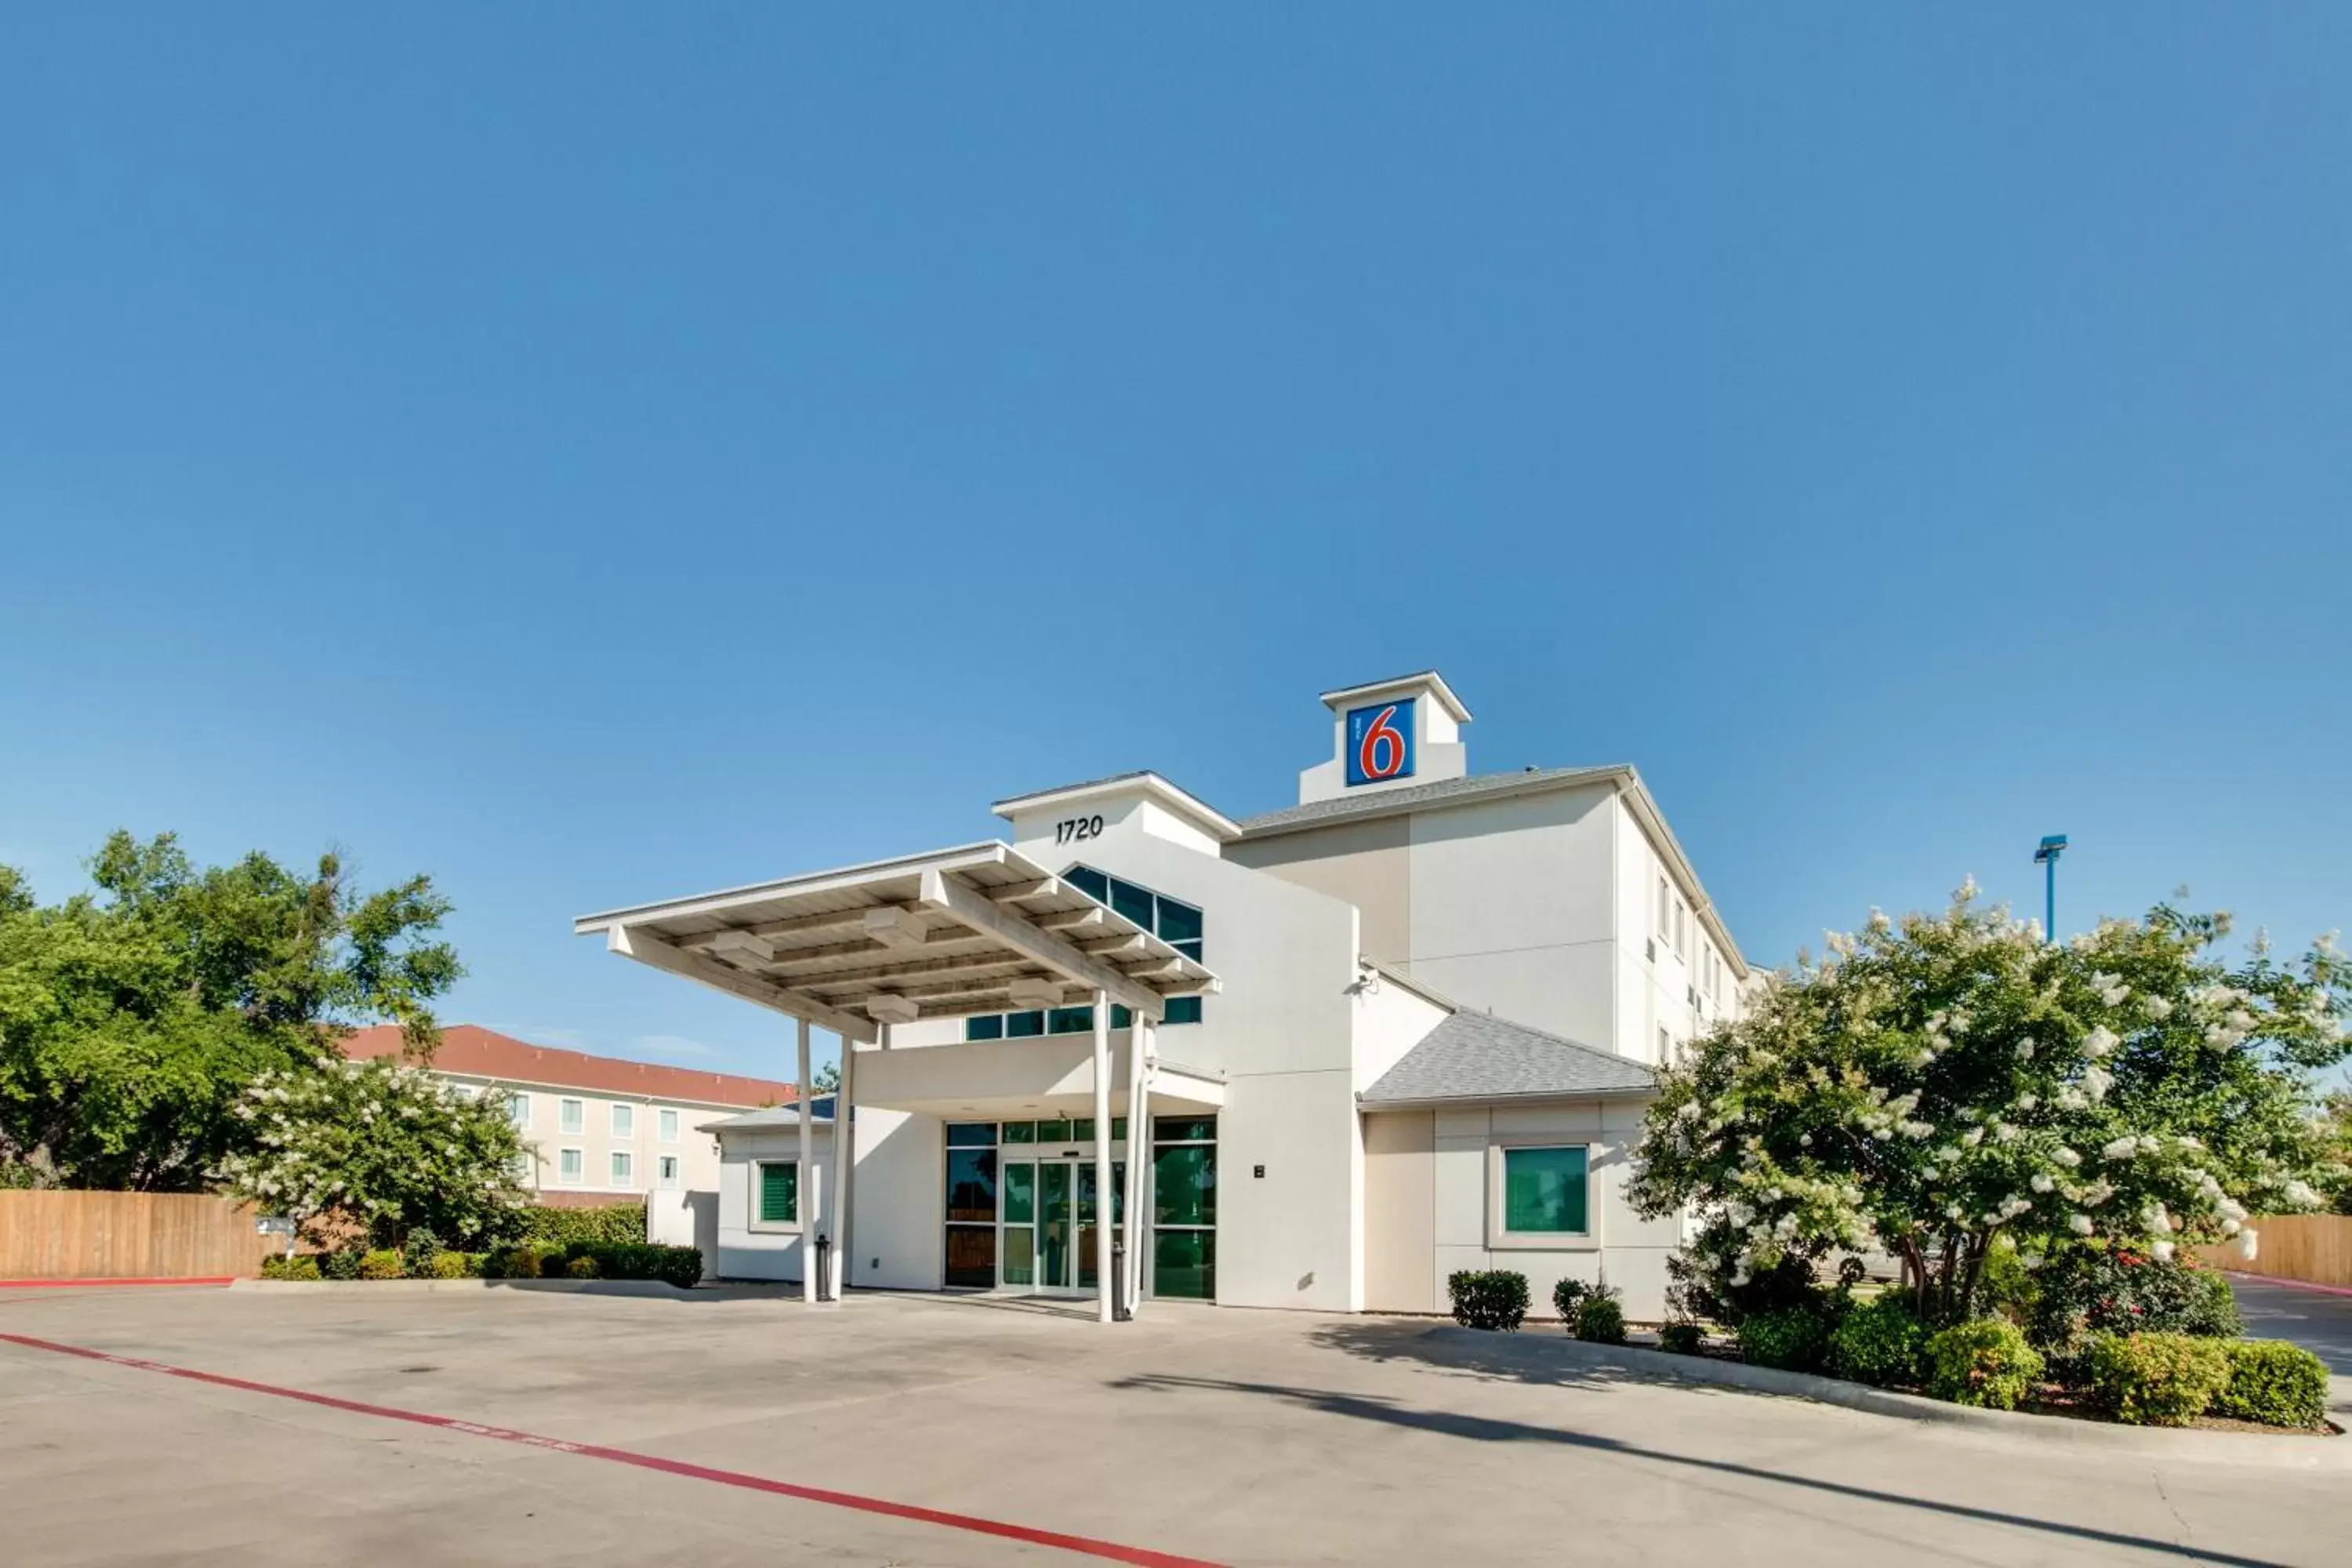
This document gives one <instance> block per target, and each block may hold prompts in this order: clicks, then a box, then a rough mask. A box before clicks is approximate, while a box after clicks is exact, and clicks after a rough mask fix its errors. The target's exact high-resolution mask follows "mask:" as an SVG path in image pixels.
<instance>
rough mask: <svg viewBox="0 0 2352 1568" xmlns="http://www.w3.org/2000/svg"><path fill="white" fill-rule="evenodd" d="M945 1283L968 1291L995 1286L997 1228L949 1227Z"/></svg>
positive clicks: (988, 1226)
mask: <svg viewBox="0 0 2352 1568" xmlns="http://www.w3.org/2000/svg"><path fill="white" fill-rule="evenodd" d="M947 1253H948V1255H947V1271H946V1272H947V1279H946V1283H947V1284H949V1285H950V1286H951V1287H961V1288H963V1289H974V1290H986V1289H990V1288H992V1286H994V1285H995V1283H996V1227H995V1226H992V1225H951V1226H948V1248H947Z"/></svg>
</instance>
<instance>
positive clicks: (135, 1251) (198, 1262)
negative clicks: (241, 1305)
mask: <svg viewBox="0 0 2352 1568" xmlns="http://www.w3.org/2000/svg"><path fill="white" fill-rule="evenodd" d="M285 1246H286V1238H285V1237H282V1236H263V1235H260V1234H258V1233H257V1231H256V1230H255V1229H254V1216H253V1211H252V1210H251V1209H250V1208H248V1207H247V1206H246V1205H242V1204H234V1203H231V1202H230V1201H229V1200H228V1199H226V1198H215V1197H210V1196H206V1195H205V1194H186V1193H77V1192H38V1193H24V1192H0V1279H217V1278H219V1277H220V1276H223V1275H248V1274H258V1273H259V1272H261V1260H262V1258H265V1257H267V1256H268V1255H269V1254H270V1253H273V1252H280V1251H283V1250H284V1249H285Z"/></svg>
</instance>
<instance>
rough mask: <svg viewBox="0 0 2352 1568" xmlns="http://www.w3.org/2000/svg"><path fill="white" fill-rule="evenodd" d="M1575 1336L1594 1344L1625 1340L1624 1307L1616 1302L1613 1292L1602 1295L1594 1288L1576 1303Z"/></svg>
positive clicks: (1614, 1343) (1618, 1342)
mask: <svg viewBox="0 0 2352 1568" xmlns="http://www.w3.org/2000/svg"><path fill="white" fill-rule="evenodd" d="M1576 1337H1577V1338H1578V1339H1580V1340H1590V1341H1591V1342H1592V1343H1594V1344H1596V1345H1622V1344H1623V1343H1624V1342H1625V1309H1624V1308H1622V1307H1621V1306H1619V1305H1618V1304H1617V1297H1616V1294H1615V1292H1613V1291H1612V1292H1611V1293H1610V1294H1608V1295H1605V1296H1604V1295H1602V1294H1601V1292H1599V1291H1597V1290H1596V1291H1593V1292H1591V1293H1590V1294H1588V1295H1587V1296H1586V1297H1585V1298H1584V1300H1581V1301H1579V1302H1578V1303H1577V1304H1576Z"/></svg>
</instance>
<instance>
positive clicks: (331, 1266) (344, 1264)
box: [319, 1247, 366, 1279]
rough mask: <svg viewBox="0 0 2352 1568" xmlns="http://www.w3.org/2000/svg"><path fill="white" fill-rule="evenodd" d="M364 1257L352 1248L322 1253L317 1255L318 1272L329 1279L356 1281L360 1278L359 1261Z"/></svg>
mask: <svg viewBox="0 0 2352 1568" xmlns="http://www.w3.org/2000/svg"><path fill="white" fill-rule="evenodd" d="M365 1256H366V1255H365V1254H364V1253H362V1252H360V1251H359V1250H358V1249H356V1248H353V1247H346V1248H344V1249H343V1250H342V1251H341V1252H322V1253H320V1254H319V1272H320V1273H321V1274H323V1275H325V1276H326V1277H327V1278H328V1279H358V1278H359V1277H360V1259H361V1258H363V1257H365Z"/></svg>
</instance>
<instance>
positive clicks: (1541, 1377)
mask: <svg viewBox="0 0 2352 1568" xmlns="http://www.w3.org/2000/svg"><path fill="white" fill-rule="evenodd" d="M1367 1327H1368V1328H1370V1327H1372V1326H1371V1325H1367ZM1318 1337H1320V1338H1323V1340H1324V1342H1326V1343H1328V1344H1334V1345H1335V1346H1336V1348H1340V1349H1347V1348H1349V1346H1348V1344H1347V1343H1346V1341H1347V1339H1348V1338H1349V1335H1348V1333H1347V1332H1346V1330H1345V1329H1344V1327H1342V1326H1334V1327H1333V1328H1332V1329H1330V1330H1328V1331H1325V1332H1324V1333H1323V1334H1322V1335H1320V1336H1318ZM1365 1337H1366V1339H1367V1341H1368V1343H1367V1344H1366V1345H1365V1346H1364V1349H1363V1352H1362V1353H1366V1354H1369V1355H1370V1356H1371V1357H1372V1358H1373V1359H1375V1360H1381V1361H1394V1360H1414V1361H1430V1362H1431V1363H1432V1364H1437V1365H1444V1366H1447V1367H1451V1368H1455V1369H1460V1368H1461V1367H1462V1366H1463V1363H1462V1360H1461V1358H1460V1357H1458V1356H1456V1355H1454V1354H1453V1353H1450V1352H1449V1353H1444V1354H1442V1356H1440V1357H1438V1358H1435V1359H1433V1358H1431V1357H1428V1356H1417V1355H1414V1354H1413V1353H1412V1342H1413V1338H1414V1336H1413V1334H1412V1331H1411V1330H1410V1329H1404V1330H1402V1331H1400V1330H1399V1329H1398V1328H1397V1327H1396V1326H1390V1327H1389V1328H1388V1330H1387V1331H1386V1332H1375V1333H1370V1334H1367V1335H1366V1336H1365ZM1470 1370H1478V1369H1477V1368H1476V1367H1475V1366H1473V1367H1471V1368H1470ZM1494 1370H1495V1372H1496V1374H1498V1375H1503V1376H1507V1377H1511V1378H1514V1379H1516V1380H1517V1381H1521V1382H1527V1383H1535V1384H1555V1385H1559V1386H1564V1387H1575V1386H1583V1385H1587V1384H1592V1385H1598V1384H1612V1383H1614V1384H1622V1383H1631V1382H1640V1381H1644V1380H1641V1379H1635V1378H1630V1377H1625V1376H1622V1375H1615V1374H1611V1373H1607V1372H1604V1371H1601V1370H1599V1369H1584V1368H1572V1367H1571V1368H1560V1367H1556V1366H1555V1367H1549V1368H1545V1367H1538V1366H1533V1365H1528V1364H1526V1363H1507V1364H1505V1363H1497V1364H1496V1367H1495V1369H1494ZM1109 1386H1111V1387H1113V1388H1117V1389H1122V1390H1127V1391H1129V1392H1133V1393H1138V1394H1171V1395H1172V1394H1184V1393H1187V1392H1193V1391H1198V1392H1204V1393H1213V1394H1250V1395H1255V1396H1257V1397H1260V1398H1265V1399H1271V1400H1276V1401H1279V1402H1281V1403H1283V1404H1286V1405H1293V1406H1295V1407H1297V1408H1299V1409H1303V1410H1310V1411H1313V1412H1315V1413H1317V1414H1318V1415H1337V1416H1342V1417H1345V1418H1347V1419H1349V1420H1354V1421H1373V1422H1379V1423H1381V1424H1382V1425H1384V1426H1402V1427H1407V1428H1410V1429H1412V1430H1414V1431H1421V1432H1431V1433H1435V1434H1437V1435H1439V1436H1446V1437H1455V1438H1460V1439H1462V1440H1464V1441H1466V1442H1474V1443H1538V1444H1549V1445H1553V1446H1557V1447H1567V1448H1582V1449H1585V1450H1587V1451H1589V1452H1592V1453H1599V1454H1609V1455H1613V1456H1615V1457H1617V1458H1628V1459H1643V1460H1649V1461H1652V1462H1654V1463H1656V1464H1661V1465H1670V1466H1675V1467H1677V1468H1683V1469H1688V1470H1704V1471H1709V1472H1712V1473H1714V1474H1716V1475H1720V1476H1729V1477H1737V1478H1738V1479H1744V1480H1751V1481H1763V1482H1768V1483H1770V1484H1772V1485H1776V1486H1785V1487H1796V1488H1801V1489H1804V1490H1806V1491H1810V1492H1814V1493H1818V1494H1821V1495H1822V1496H1826V1497H1833V1498H1843V1499H1846V1500H1853V1501H1860V1502H1874V1503H1884V1504H1886V1505H1888V1506H1890V1507H1895V1508H1903V1509H1912V1510H1918V1511H1920V1512H1922V1513H1927V1514H1934V1515H1940V1516H1942V1517H1945V1518H1948V1519H1965V1520H1973V1521H1979V1522H1982V1523H1986V1524H1999V1525H2008V1526H2011V1527H2012V1528H2015V1529H2020V1530H2032V1531H2041V1532H2042V1533H2044V1534H2047V1535H2053V1536H2060V1537H2064V1538H2066V1539H2068V1540H2072V1541H2082V1542H2098V1543H2099V1544H2101V1545H2106V1546H2119V1547H2129V1548H2132V1549H2135V1550H2137V1551H2143V1552H2158V1553H2162V1554H2166V1555H2168V1556H2173V1557H2179V1558H2184V1559H2187V1560H2189V1561H2191V1562H2196V1563H2221V1564H2227V1565H2229V1568H2278V1564H2276V1563H2273V1561H2272V1560H2270V1559H2268V1558H2262V1557H2244V1556H2240V1555H2238V1554H2236V1553H2234V1552H2214V1551H2208V1550H2206V1549H2204V1548H2201V1547H2197V1546H2191V1545H2189V1544H2187V1543H2185V1542H2176V1541H2166V1540H2162V1539H2160V1538H2157V1537H2152V1536H2144V1535H2131V1534H2126V1533H2125V1532H2123V1531H2112V1530H2101V1529H2097V1528H2095V1527H2094V1526H2090V1525H2081V1524H2069V1523H2066V1522H2064V1521H2060V1520H2050V1519H2036V1518H2034V1517H2033V1516H2032V1515H2030V1514H2020V1513H2009V1512H2004V1511H2003V1510H2000V1509H1994V1508H1978V1507H1973V1506H1970V1505H1969V1504H1967V1503H1955V1502H1943V1501H1938V1500H1936V1499H1933V1498H1921V1497H1911V1496H1906V1494H1904V1493H1901V1492H1894V1491H1886V1490H1884V1489H1879V1488H1875V1487H1865V1486H1856V1485H1853V1484H1851V1483H1849V1482H1844V1481H1834V1480H1825V1479H1821V1478H1818V1477H1813V1476H1802V1475H1795V1474H1791V1473H1790V1472H1788V1471H1785V1470H1776V1469H1771V1468H1767V1467H1765V1466H1761V1465H1745V1464H1740V1463H1738V1461H1736V1460H1730V1459H1713V1458H1703V1457H1701V1456H1698V1455H1695V1454H1680V1453H1675V1452H1673V1451H1671V1450H1668V1449H1664V1448H1654V1447H1647V1446H1645V1445H1643V1444H1640V1443H1631V1442H1626V1441H1624V1440H1623V1439H1622V1438H1616V1437H1608V1436H1600V1435H1598V1434H1594V1433H1590V1432H1579V1431H1575V1430H1572V1429H1570V1428H1563V1427H1557V1426H1537V1425H1535V1424H1533V1423H1530V1422H1525V1421H1512V1420H1505V1419H1499V1418H1496V1417H1494V1416H1487V1415H1470V1414H1468V1413H1466V1412H1464V1411H1459V1410H1441V1409H1429V1408H1424V1407H1420V1406H1415V1405H1407V1404H1405V1403H1403V1402H1402V1401H1401V1400H1398V1399H1394V1398H1391V1397H1388V1396H1385V1395H1377V1394H1349V1393H1345V1392H1342V1391H1340V1390H1337V1389H1327V1388H1299V1387H1294V1386H1290V1385H1287V1384H1272V1383H1248V1382H1240V1381H1235V1380H1233V1379H1228V1378H1216V1377H1199V1376H1189V1375H1184V1374H1180V1373H1137V1374H1135V1375H1132V1376H1129V1377H1124V1378H1119V1379H1118V1380H1116V1381H1114V1382H1112V1383H1111V1384H1110V1385H1109ZM1686 1392H1693V1393H1696V1392H1700V1391H1698V1390H1688V1391H1686Z"/></svg>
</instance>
